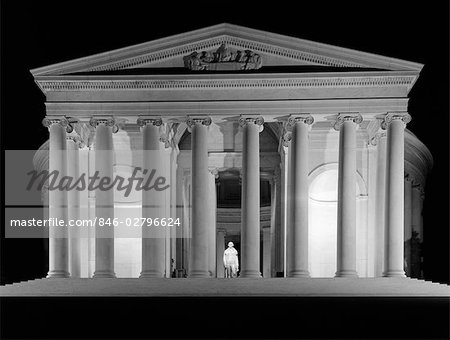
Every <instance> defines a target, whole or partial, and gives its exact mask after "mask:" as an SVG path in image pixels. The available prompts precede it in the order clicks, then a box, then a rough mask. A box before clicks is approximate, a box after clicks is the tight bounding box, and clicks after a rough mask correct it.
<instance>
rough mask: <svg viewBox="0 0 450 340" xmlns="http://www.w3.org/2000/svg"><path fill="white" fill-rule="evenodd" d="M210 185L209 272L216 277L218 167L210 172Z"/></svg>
mask: <svg viewBox="0 0 450 340" xmlns="http://www.w3.org/2000/svg"><path fill="white" fill-rule="evenodd" d="M208 175H209V177H208V185H209V192H210V197H209V199H208V201H207V203H208V211H209V214H210V215H209V222H208V224H209V234H208V235H209V237H208V249H209V250H208V254H209V255H208V259H209V272H210V274H211V277H216V275H217V274H216V273H217V271H216V262H217V260H216V211H217V209H216V208H217V196H216V176H217V175H218V171H217V169H216V168H214V169H211V170H210V172H209V173H208Z"/></svg>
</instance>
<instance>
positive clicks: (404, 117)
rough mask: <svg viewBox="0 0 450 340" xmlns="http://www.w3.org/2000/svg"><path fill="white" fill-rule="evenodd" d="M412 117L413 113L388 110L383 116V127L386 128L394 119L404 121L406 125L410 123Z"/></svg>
mask: <svg viewBox="0 0 450 340" xmlns="http://www.w3.org/2000/svg"><path fill="white" fill-rule="evenodd" d="M411 119H412V118H411V115H410V114H409V113H408V112H406V111H398V112H388V113H387V114H385V115H384V116H383V117H382V121H381V128H382V129H383V130H386V129H387V127H388V126H389V124H390V123H391V122H392V121H394V120H400V121H402V122H403V123H404V126H405V127H406V124H408V123H409V122H410V121H411Z"/></svg>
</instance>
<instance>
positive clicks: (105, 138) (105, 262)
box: [93, 123, 116, 278]
mask: <svg viewBox="0 0 450 340" xmlns="http://www.w3.org/2000/svg"><path fill="white" fill-rule="evenodd" d="M113 166H114V153H113V141H112V127H111V126H108V125H107V124H106V123H98V125H97V127H96V130H95V169H96V171H97V172H98V176H99V177H100V178H101V179H107V178H109V179H110V181H112V180H113ZM95 215H96V217H97V221H100V220H101V219H103V220H104V221H110V222H111V223H112V221H113V219H114V191H113V189H109V190H104V189H101V188H99V189H96V191H95ZM96 228H97V229H96V238H95V272H94V276H93V277H94V278H112V277H115V276H116V275H115V273H114V229H113V227H112V225H110V226H108V225H105V226H100V225H99V224H97V227H96Z"/></svg>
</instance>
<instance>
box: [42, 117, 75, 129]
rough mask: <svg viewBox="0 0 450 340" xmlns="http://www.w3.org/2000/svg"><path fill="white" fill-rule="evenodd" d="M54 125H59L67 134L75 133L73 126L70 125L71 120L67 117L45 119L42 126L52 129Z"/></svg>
mask: <svg viewBox="0 0 450 340" xmlns="http://www.w3.org/2000/svg"><path fill="white" fill-rule="evenodd" d="M53 124H59V125H61V126H62V127H63V128H65V129H66V132H68V133H70V132H72V131H73V126H72V125H71V124H70V122H69V120H68V119H67V118H66V117H65V116H61V117H45V118H44V119H43V120H42V125H44V126H45V127H46V128H48V129H50V127H51V126H52V125H53Z"/></svg>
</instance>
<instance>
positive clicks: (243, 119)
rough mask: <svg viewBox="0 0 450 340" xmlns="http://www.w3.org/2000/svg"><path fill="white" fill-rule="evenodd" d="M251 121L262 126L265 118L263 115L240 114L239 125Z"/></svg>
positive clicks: (244, 124)
mask: <svg viewBox="0 0 450 340" xmlns="http://www.w3.org/2000/svg"><path fill="white" fill-rule="evenodd" d="M251 123H253V124H256V125H259V126H262V125H263V124H264V118H263V117H262V116H255V115H241V116H240V118H239V126H241V127H244V126H246V125H248V124H251ZM261 131H262V130H261ZM261 131H260V132H261Z"/></svg>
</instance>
